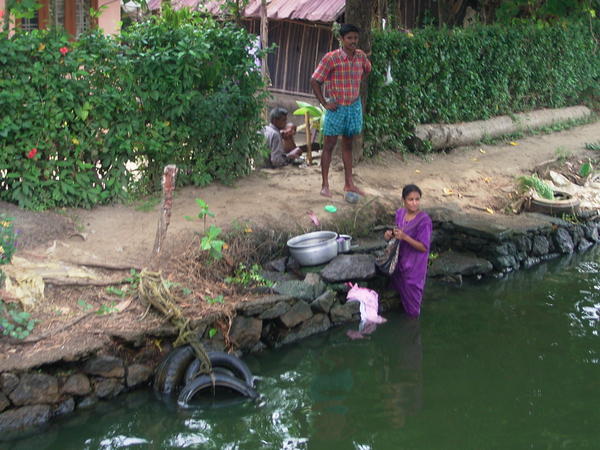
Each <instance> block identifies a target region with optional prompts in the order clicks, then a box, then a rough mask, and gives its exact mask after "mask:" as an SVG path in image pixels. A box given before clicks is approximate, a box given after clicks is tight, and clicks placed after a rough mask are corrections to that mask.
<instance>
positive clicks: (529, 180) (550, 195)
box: [518, 174, 554, 200]
mask: <svg viewBox="0 0 600 450" xmlns="http://www.w3.org/2000/svg"><path fill="white" fill-rule="evenodd" d="M518 181H519V185H520V187H521V189H522V190H527V189H534V190H535V191H536V192H537V193H538V194H539V195H540V196H541V197H542V198H545V199H548V200H552V199H554V191H553V190H552V188H551V187H550V186H549V185H548V184H547V183H545V182H544V181H543V180H540V179H539V178H538V177H537V175H535V174H534V175H528V176H522V177H519V179H518Z"/></svg>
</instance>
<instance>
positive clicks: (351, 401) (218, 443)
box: [0, 249, 600, 449]
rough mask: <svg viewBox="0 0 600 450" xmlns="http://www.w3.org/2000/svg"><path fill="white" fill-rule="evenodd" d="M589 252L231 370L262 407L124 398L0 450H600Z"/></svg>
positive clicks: (596, 271) (597, 256) (429, 297)
mask: <svg viewBox="0 0 600 450" xmlns="http://www.w3.org/2000/svg"><path fill="white" fill-rule="evenodd" d="M599 261H600V249H596V250H594V251H592V252H588V253H587V254H585V255H582V256H574V257H572V258H563V259H561V260H560V261H555V262H550V263H546V264H543V265H540V266H537V267H535V268H533V269H530V270H526V271H521V272H517V273H515V274H511V275H510V276H508V277H506V278H504V279H501V280H488V281H480V282H476V283H470V284H466V285H463V286H462V287H461V288H458V287H448V286H442V285H435V284H433V283H430V284H429V285H428V287H427V292H426V300H425V304H424V309H423V312H422V317H421V319H420V320H412V319H408V318H406V317H405V316H403V315H402V314H400V313H387V314H385V316H386V317H387V318H388V319H389V321H388V322H387V323H386V324H383V325H381V326H379V328H377V329H376V330H375V331H374V333H373V334H372V335H371V336H369V337H368V338H367V339H362V340H350V339H349V338H348V337H347V335H346V332H347V331H348V330H349V329H356V328H357V324H352V325H347V326H344V327H340V328H337V329H334V330H332V331H330V332H327V333H325V334H323V335H320V336H315V337H312V338H309V339H307V340H304V341H303V342H301V343H298V344H296V345H289V346H286V347H284V348H281V349H279V350H276V351H267V352H264V353H262V354H260V355H258V356H249V357H247V358H246V359H245V360H246V362H247V363H248V365H249V366H250V368H251V369H252V372H253V373H255V374H256V375H260V376H261V377H263V379H262V381H261V382H260V383H259V385H258V389H259V391H260V393H261V395H262V398H261V400H260V401H258V402H248V401H238V400H237V399H236V398H229V399H227V400H223V401H219V402H215V403H209V404H204V405H202V406H201V407H199V408H196V409H192V410H178V409H177V408H176V407H175V406H174V405H172V404H166V403H164V402H163V401H160V400H158V399H156V398H155V397H154V395H153V394H152V393H151V392H135V393H132V394H128V395H125V396H122V397H121V398H117V399H115V400H114V401H111V402H106V403H101V404H98V405H96V406H94V407H92V408H90V409H87V410H84V411H81V412H78V413H75V414H73V415H71V416H70V417H66V418H64V419H61V420H59V421H56V422H54V423H53V424H52V425H51V426H49V427H48V428H47V429H46V430H45V431H43V432H41V433H38V434H34V435H30V436H22V437H21V438H20V439H18V440H13V441H10V442H7V441H5V442H0V447H2V448H14V449H32V448H36V449H44V448H52V449H71V448H72V449H98V448H101V449H113V448H115V449H116V448H125V447H130V448H151V449H159V448H215V449H235V448H239V449H259V448H264V449H271V448H286V449H295V448H315V449H319V448H323V449H325V448H326V449H395V448H410V449H495V448H497V449H525V448H543V449H563V448H568V449H585V448H594V449H596V448H600V336H599V332H600V325H599V318H600V263H599Z"/></svg>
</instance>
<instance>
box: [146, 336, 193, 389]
mask: <svg viewBox="0 0 600 450" xmlns="http://www.w3.org/2000/svg"><path fill="white" fill-rule="evenodd" d="M195 357H196V355H195V354H194V349H193V348H192V347H190V346H189V345H186V346H183V347H178V348H176V349H174V350H173V351H172V352H171V353H169V355H168V356H167V357H166V358H165V359H164V360H163V362H161V364H160V365H159V367H158V369H157V371H156V375H155V376H154V390H155V391H157V392H160V393H161V394H166V395H171V394H175V393H177V392H179V390H180V389H181V387H182V385H183V381H184V379H185V373H186V370H187V368H188V366H189V365H190V362H192V360H193V359H194V358H195Z"/></svg>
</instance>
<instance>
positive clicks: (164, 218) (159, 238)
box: [150, 164, 177, 271]
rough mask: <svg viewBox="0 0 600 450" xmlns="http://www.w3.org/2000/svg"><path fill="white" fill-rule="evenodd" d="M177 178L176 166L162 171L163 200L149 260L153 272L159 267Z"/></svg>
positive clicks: (169, 166)
mask: <svg viewBox="0 0 600 450" xmlns="http://www.w3.org/2000/svg"><path fill="white" fill-rule="evenodd" d="M176 176H177V166H175V165H172V164H171V165H168V166H166V167H165V169H164V171H163V177H162V191H163V198H162V204H161V208H160V217H159V218H158V226H157V228H156V237H155V238H154V248H153V249H152V256H151V258H150V268H151V269H152V270H153V271H156V270H158V268H159V266H160V252H161V250H162V246H163V243H164V240H165V236H166V234H167V228H169V223H170V222H171V209H172V208H173V190H174V189H175V178H176Z"/></svg>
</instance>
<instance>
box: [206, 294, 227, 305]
mask: <svg viewBox="0 0 600 450" xmlns="http://www.w3.org/2000/svg"><path fill="white" fill-rule="evenodd" d="M206 303H208V304H209V305H213V304H215V303H225V298H224V297H223V295H222V294H220V295H217V296H215V297H206Z"/></svg>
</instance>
